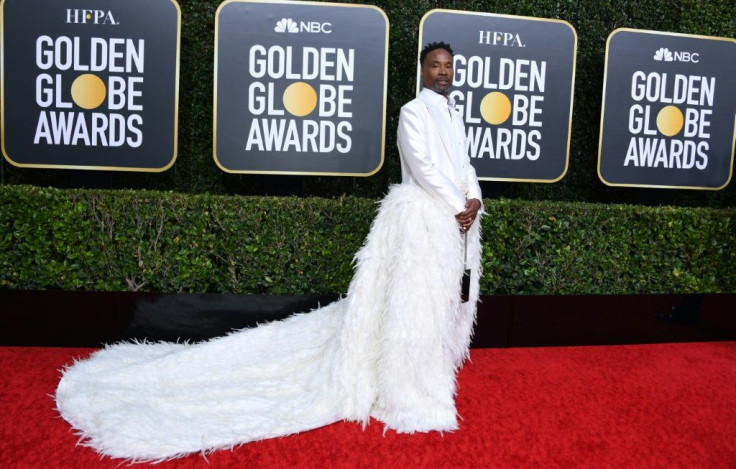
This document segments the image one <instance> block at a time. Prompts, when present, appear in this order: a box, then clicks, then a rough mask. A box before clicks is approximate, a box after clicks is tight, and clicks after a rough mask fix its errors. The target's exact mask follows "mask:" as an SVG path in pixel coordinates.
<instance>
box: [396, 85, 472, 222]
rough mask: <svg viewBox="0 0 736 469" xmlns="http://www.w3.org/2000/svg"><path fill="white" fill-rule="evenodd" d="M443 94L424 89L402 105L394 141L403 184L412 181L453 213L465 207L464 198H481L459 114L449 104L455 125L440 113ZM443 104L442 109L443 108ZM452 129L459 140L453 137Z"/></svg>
mask: <svg viewBox="0 0 736 469" xmlns="http://www.w3.org/2000/svg"><path fill="white" fill-rule="evenodd" d="M444 100H445V97H444V96H442V95H440V94H438V93H435V92H434V91H432V90H428V89H424V90H422V92H421V93H420V94H419V96H418V97H417V98H416V99H413V100H412V101H410V102H408V103H407V104H405V105H404V106H403V107H402V108H401V114H400V116H399V128H398V133H397V141H398V146H399V155H400V156H401V177H402V180H403V182H404V184H415V185H419V186H421V187H422V188H423V189H424V190H426V191H427V192H429V193H430V194H432V195H433V196H434V197H436V198H437V199H439V200H441V201H443V202H445V204H446V205H447V207H448V209H449V210H452V213H453V215H454V214H458V213H460V212H462V211H463V210H465V201H466V200H467V199H478V200H481V201H482V196H481V191H480V186H479V185H478V177H477V176H476V174H475V169H474V168H473V166H472V165H471V164H470V158H469V157H468V153H467V151H466V150H465V148H466V145H465V128H464V125H463V122H462V116H460V114H459V113H458V112H457V111H456V110H455V109H454V108H451V111H450V112H452V113H453V117H452V122H453V125H456V126H458V127H456V128H455V129H452V128H448V125H447V123H448V120H447V119H445V118H444V116H442V115H440V114H439V113H440V112H447V107H446V105H444V103H443V101H444ZM443 105H444V111H443ZM453 132H456V133H457V135H458V136H461V142H458V141H457V139H454V138H452V137H453V134H452V133H453ZM456 144H457V145H456Z"/></svg>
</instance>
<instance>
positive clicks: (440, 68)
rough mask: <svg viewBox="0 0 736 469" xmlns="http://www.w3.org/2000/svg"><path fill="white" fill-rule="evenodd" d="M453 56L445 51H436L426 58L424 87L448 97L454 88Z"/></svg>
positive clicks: (422, 72) (423, 76)
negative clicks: (451, 88)
mask: <svg viewBox="0 0 736 469" xmlns="http://www.w3.org/2000/svg"><path fill="white" fill-rule="evenodd" d="M452 75H453V71H452V55H450V53H449V52H447V51H446V50H445V49H435V50H433V51H432V52H430V53H429V54H427V56H426V57H425V58H424V63H423V64H422V71H421V76H422V85H424V87H425V88H429V89H430V90H433V91H436V92H437V93H439V94H441V95H444V96H447V93H448V92H449V91H450V87H451V86H452Z"/></svg>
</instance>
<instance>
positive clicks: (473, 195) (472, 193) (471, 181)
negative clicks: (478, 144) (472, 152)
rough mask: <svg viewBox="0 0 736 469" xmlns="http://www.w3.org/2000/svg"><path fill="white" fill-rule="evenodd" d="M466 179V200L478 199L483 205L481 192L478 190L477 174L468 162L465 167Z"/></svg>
mask: <svg viewBox="0 0 736 469" xmlns="http://www.w3.org/2000/svg"><path fill="white" fill-rule="evenodd" d="M467 177H468V179H467V181H468V185H469V189H468V200H470V199H478V200H480V204H481V206H482V205H483V194H482V193H481V191H480V184H479V183H478V175H477V174H476V173H475V168H473V165H472V164H470V163H468V169H467Z"/></svg>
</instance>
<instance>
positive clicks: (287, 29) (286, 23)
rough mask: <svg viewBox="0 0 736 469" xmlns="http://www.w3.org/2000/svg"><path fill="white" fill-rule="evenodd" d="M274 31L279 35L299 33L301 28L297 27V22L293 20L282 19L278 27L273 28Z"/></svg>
mask: <svg viewBox="0 0 736 469" xmlns="http://www.w3.org/2000/svg"><path fill="white" fill-rule="evenodd" d="M273 30H274V31H276V32H277V33H298V32H299V27H298V26H297V24H296V21H294V20H292V19H291V18H281V19H280V20H279V21H278V23H276V27H275V28H273Z"/></svg>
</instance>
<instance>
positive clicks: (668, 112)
mask: <svg viewBox="0 0 736 469" xmlns="http://www.w3.org/2000/svg"><path fill="white" fill-rule="evenodd" d="M684 123H685V118H684V117H683V115H682V111H680V109H678V108H677V107H676V106H665V107H663V108H662V109H661V110H660V111H659V113H658V114H657V129H659V131H660V133H661V134H662V135H666V136H667V137H672V136H673V135H677V134H678V133H679V132H680V130H682V125H683V124H684Z"/></svg>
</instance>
